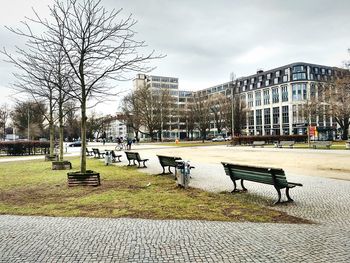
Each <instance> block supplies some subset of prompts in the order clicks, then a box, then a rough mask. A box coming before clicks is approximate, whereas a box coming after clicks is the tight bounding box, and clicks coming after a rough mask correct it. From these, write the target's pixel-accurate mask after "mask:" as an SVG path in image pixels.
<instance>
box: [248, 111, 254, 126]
mask: <svg viewBox="0 0 350 263" xmlns="http://www.w3.org/2000/svg"><path fill="white" fill-rule="evenodd" d="M248 124H249V126H254V111H249V113H248Z"/></svg>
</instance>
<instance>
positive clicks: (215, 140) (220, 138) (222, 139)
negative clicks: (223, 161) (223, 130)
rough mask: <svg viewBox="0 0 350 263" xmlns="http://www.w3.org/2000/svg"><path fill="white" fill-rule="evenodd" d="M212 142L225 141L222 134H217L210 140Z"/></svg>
mask: <svg viewBox="0 0 350 263" xmlns="http://www.w3.org/2000/svg"><path fill="white" fill-rule="evenodd" d="M211 141H212V142H223V141H225V139H224V137H222V136H217V137H215V138H213V139H212V140H211Z"/></svg>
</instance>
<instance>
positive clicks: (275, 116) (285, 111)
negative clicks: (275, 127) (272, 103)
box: [248, 106, 289, 126]
mask: <svg viewBox="0 0 350 263" xmlns="http://www.w3.org/2000/svg"><path fill="white" fill-rule="evenodd" d="M263 119H264V125H270V124H271V109H270V108H267V109H263V110H256V111H255V123H254V111H249V112H248V125H249V126H254V125H255V126H259V125H262V124H263ZM279 123H280V108H279V107H273V108H272V124H279ZM282 123H283V124H288V123H289V107H288V106H282Z"/></svg>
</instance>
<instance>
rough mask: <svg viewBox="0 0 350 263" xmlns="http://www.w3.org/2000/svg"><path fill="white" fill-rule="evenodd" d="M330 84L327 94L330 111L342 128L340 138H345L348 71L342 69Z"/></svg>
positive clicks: (349, 84)
mask: <svg viewBox="0 0 350 263" xmlns="http://www.w3.org/2000/svg"><path fill="white" fill-rule="evenodd" d="M330 85H331V86H330V89H329V92H330V94H329V95H327V98H329V100H328V103H329V105H330V112H331V115H332V116H333V117H334V119H335V120H336V122H337V123H338V124H339V126H340V128H341V129H342V139H343V140H347V139H348V131H349V124H350V123H349V120H350V72H349V71H348V70H345V71H343V72H342V75H341V76H339V77H338V78H337V79H335V80H334V81H333V82H332V83H331V84H330Z"/></svg>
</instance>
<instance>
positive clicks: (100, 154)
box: [92, 148, 105, 158]
mask: <svg viewBox="0 0 350 263" xmlns="http://www.w3.org/2000/svg"><path fill="white" fill-rule="evenodd" d="M92 151H93V153H94V155H95V158H103V157H104V155H105V153H101V152H100V150H99V149H98V148H92ZM101 156H102V157H101Z"/></svg>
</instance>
